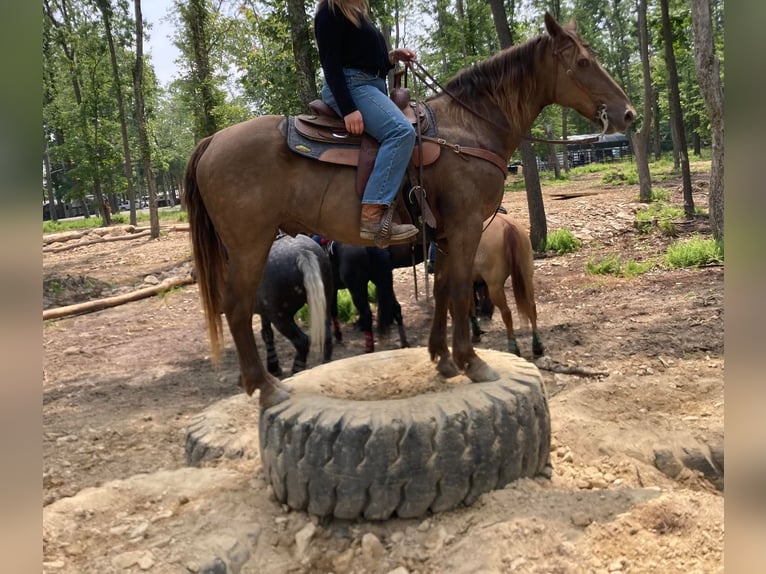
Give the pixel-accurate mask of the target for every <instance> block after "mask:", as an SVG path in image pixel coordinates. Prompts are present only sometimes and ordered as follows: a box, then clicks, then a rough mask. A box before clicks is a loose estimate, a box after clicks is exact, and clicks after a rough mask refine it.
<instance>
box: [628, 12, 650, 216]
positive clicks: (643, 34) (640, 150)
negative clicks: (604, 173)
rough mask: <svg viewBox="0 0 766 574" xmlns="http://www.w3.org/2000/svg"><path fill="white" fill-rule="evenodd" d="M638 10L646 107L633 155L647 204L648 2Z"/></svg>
mask: <svg viewBox="0 0 766 574" xmlns="http://www.w3.org/2000/svg"><path fill="white" fill-rule="evenodd" d="M636 4H637V10H638V33H639V40H640V42H639V46H640V51H641V71H642V75H643V80H644V106H643V118H642V123H641V129H640V130H639V131H638V132H634V133H633V134H632V138H631V139H632V142H633V153H634V154H635V156H636V167H637V169H638V183H639V199H640V200H641V201H643V202H645V203H648V202H649V201H651V200H652V177H651V174H650V173H649V135H650V133H651V128H652V102H653V97H652V78H651V66H650V64H649V29H648V26H647V24H646V0H638V1H637V2H636Z"/></svg>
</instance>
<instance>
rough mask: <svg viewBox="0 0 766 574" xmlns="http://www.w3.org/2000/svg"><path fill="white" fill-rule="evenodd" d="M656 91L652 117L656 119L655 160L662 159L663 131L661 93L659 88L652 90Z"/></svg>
mask: <svg viewBox="0 0 766 574" xmlns="http://www.w3.org/2000/svg"><path fill="white" fill-rule="evenodd" d="M652 91H653V92H654V95H653V99H652V102H653V103H652V112H653V113H652V117H653V118H654V121H653V122H652V125H653V126H654V161H660V159H662V133H661V132H660V118H661V116H660V94H659V90H652Z"/></svg>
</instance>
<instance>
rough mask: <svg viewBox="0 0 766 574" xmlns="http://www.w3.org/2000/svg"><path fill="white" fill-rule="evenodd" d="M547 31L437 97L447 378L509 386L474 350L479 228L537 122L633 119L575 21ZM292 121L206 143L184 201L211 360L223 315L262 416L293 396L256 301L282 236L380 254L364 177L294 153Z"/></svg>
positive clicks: (612, 128)
mask: <svg viewBox="0 0 766 574" xmlns="http://www.w3.org/2000/svg"><path fill="white" fill-rule="evenodd" d="M545 27H546V31H547V33H544V34H541V35H539V36H537V37H535V38H533V39H531V40H529V41H527V42H525V43H523V44H520V45H518V46H514V47H511V48H508V49H505V50H502V51H500V52H498V53H496V54H495V55H493V56H492V57H490V58H488V59H486V60H484V61H482V62H479V63H477V64H475V65H473V66H471V67H469V68H467V69H465V70H463V71H461V72H459V73H458V74H457V75H456V76H454V77H453V78H452V79H451V80H449V82H447V83H446V85H445V86H444V91H443V92H440V93H438V94H436V95H434V96H431V97H429V98H428V99H427V100H426V104H427V105H428V106H429V107H430V108H431V110H432V112H433V116H434V118H435V124H436V126H437V127H438V136H439V138H440V139H439V144H440V145H441V146H443V147H444V150H443V152H442V153H441V155H440V157H439V158H438V159H437V160H436V161H435V162H434V163H432V164H431V165H428V166H425V167H424V168H423V178H422V186H423V188H424V189H425V190H426V191H427V198H428V203H429V206H430V208H431V210H432V212H433V213H434V215H435V217H436V237H437V244H438V247H439V252H438V254H437V257H436V268H437V273H436V277H435V279H434V286H433V295H434V316H433V321H432V324H431V332H430V336H429V340H428V352H429V354H430V356H431V359H432V360H434V361H438V362H437V366H436V368H437V371H438V372H439V373H440V374H441V375H442V376H444V377H446V378H450V377H454V376H456V375H458V374H460V372H461V371H463V372H464V373H465V374H466V375H467V376H468V377H469V378H470V379H471V380H472V381H474V382H481V381H493V380H496V379H497V378H498V375H497V373H496V372H495V371H494V370H493V369H492V368H491V367H490V366H489V365H488V364H487V363H485V362H484V361H483V360H482V359H481V358H479V356H478V355H477V354H476V352H475V351H474V348H473V345H472V344H471V335H470V327H469V320H468V315H469V311H470V306H471V297H472V284H471V269H472V262H473V258H474V255H475V254H476V248H477V247H478V245H479V239H480V238H481V232H482V222H483V221H484V220H485V219H486V218H487V217H489V216H490V215H491V214H492V213H493V212H494V211H495V209H496V208H497V206H498V205H500V201H501V199H502V196H503V183H504V181H505V176H506V174H507V169H506V165H507V163H508V160H509V158H510V157H511V154H512V153H513V152H514V151H515V150H516V148H517V147H518V145H519V144H520V143H521V140H522V138H523V137H524V134H525V133H527V131H528V130H529V129H530V127H531V126H532V122H533V121H534V120H535V118H536V117H537V116H538V114H539V113H540V111H541V110H542V109H543V108H544V107H545V106H547V105H549V104H553V103H556V104H560V105H562V106H566V107H570V108H573V109H574V110H576V111H577V112H579V113H580V114H581V115H582V116H583V117H585V118H587V119H589V120H591V121H593V122H594V123H597V124H600V125H602V126H603V131H604V133H614V132H616V131H622V130H624V129H625V128H626V127H627V126H628V124H629V123H630V122H631V121H633V119H634V117H635V111H634V110H633V108H632V107H631V104H630V101H629V100H628V97H627V96H626V95H625V92H623V90H622V89H621V88H620V87H619V86H618V85H617V83H616V82H615V81H614V80H613V79H612V77H611V76H610V75H609V74H608V73H607V72H606V71H605V70H604V69H603V68H602V66H601V65H600V64H599V62H598V61H597V60H596V58H595V57H594V56H593V54H591V52H590V50H589V49H588V46H587V45H586V44H584V43H583V41H582V40H581V39H580V37H579V36H578V34H577V32H576V31H575V29H574V25H573V24H570V25H569V26H561V25H559V24H558V23H557V22H556V21H555V20H554V19H553V17H552V16H550V14H547V13H546V15H545ZM283 120H284V117H283V116H260V117H257V118H254V119H251V120H249V121H246V122H242V123H239V124H236V125H233V126H230V127H228V128H225V129H222V130H221V131H219V132H217V133H215V134H214V135H212V136H209V137H207V138H205V139H203V140H201V141H200V142H199V143H198V144H197V146H196V148H195V149H194V151H193V152H192V154H191V157H190V158H189V163H188V165H187V168H186V194H185V200H186V205H187V209H188V214H189V224H190V231H191V234H190V235H191V241H192V247H193V252H194V261H195V265H196V269H197V277H198V286H199V290H200V297H201V300H202V306H203V307H204V310H205V315H206V321H207V330H208V335H209V338H210V342H211V347H212V356H213V359H214V360H216V358H217V357H219V356H220V347H221V341H222V326H221V325H222V320H221V313H223V314H225V315H226V320H227V322H228V325H229V330H230V331H231V334H232V337H233V339H234V344H235V346H236V349H237V354H238V356H239V366H240V377H241V379H240V384H241V385H242V387H243V388H244V390H245V391H246V392H247V393H248V394H252V393H253V392H254V391H255V390H256V389H258V390H260V407H261V408H262V409H265V408H268V407H270V406H272V405H275V404H277V403H279V402H281V401H283V400H285V399H287V398H288V397H289V389H288V387H287V386H285V385H283V384H282V383H281V382H280V381H279V379H277V378H276V377H274V376H273V375H271V374H270V373H269V372H268V371H267V370H266V368H265V367H264V365H263V363H262V361H261V359H260V357H259V354H258V349H257V347H256V342H255V336H254V334H253V327H252V315H253V310H254V308H255V294H256V293H257V291H258V284H259V282H260V280H261V276H262V274H263V269H264V267H265V265H266V260H267V258H268V255H269V247H270V246H271V243H272V241H273V239H274V237H275V235H276V232H277V229H279V228H281V229H282V230H283V231H284V232H285V233H287V234H289V235H295V234H297V233H301V232H303V233H308V234H310V235H313V234H317V235H320V236H322V237H329V238H332V239H334V240H336V241H340V242H342V243H349V244H352V245H372V242H365V241H363V240H360V238H359V218H360V212H361V202H360V200H359V198H358V197H357V196H356V193H355V177H356V170H355V168H353V167H347V166H338V165H333V164H329V163H323V162H319V161H315V160H313V159H310V158H306V157H303V156H301V155H298V154H296V153H293V152H292V151H290V149H289V148H288V146H287V143H286V138H285V135H284V133H283V132H282V131H281V130H280V125H281V124H282V122H283ZM469 152H471V153H469ZM477 152H479V153H477ZM448 311H449V312H450V313H451V315H452V317H453V325H452V352H450V348H449V347H448V345H447V313H448Z"/></svg>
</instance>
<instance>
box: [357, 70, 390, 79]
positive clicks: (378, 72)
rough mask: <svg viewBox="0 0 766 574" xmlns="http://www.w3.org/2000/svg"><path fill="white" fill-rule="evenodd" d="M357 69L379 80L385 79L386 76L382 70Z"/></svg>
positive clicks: (385, 72)
mask: <svg viewBox="0 0 766 574" xmlns="http://www.w3.org/2000/svg"><path fill="white" fill-rule="evenodd" d="M359 69H360V70H362V71H363V72H364V73H365V74H370V75H372V76H378V77H379V78H385V77H386V74H387V73H388V72H387V71H386V70H383V69H382V68H359Z"/></svg>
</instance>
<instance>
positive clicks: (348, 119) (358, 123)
mask: <svg viewBox="0 0 766 574" xmlns="http://www.w3.org/2000/svg"><path fill="white" fill-rule="evenodd" d="M343 123H345V124H346V131H347V132H348V133H350V134H354V135H357V136H358V135H359V134H361V133H362V132H363V131H364V121H363V120H362V112H360V111H359V110H354V111H353V112H351V113H350V114H348V115H347V116H345V117H344V118H343Z"/></svg>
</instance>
